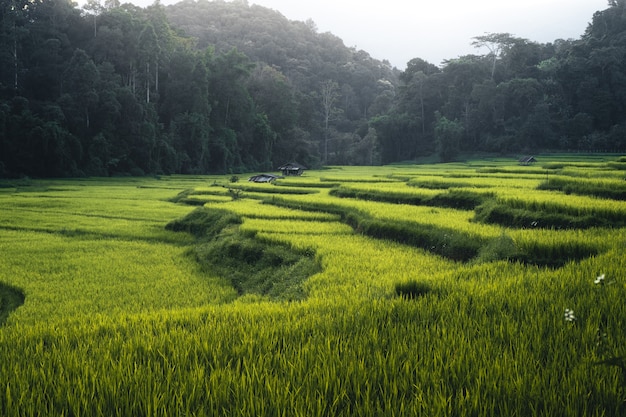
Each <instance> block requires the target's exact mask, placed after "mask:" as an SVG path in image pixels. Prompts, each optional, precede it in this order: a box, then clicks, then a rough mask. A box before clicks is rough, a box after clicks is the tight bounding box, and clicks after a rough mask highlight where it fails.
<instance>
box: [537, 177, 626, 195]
mask: <svg viewBox="0 0 626 417" xmlns="http://www.w3.org/2000/svg"><path fill="white" fill-rule="evenodd" d="M538 188H539V189H540V190H557V191H561V192H564V193H565V194H578V195H590V196H595V197H599V198H609V199H613V200H626V182H625V181H623V180H606V179H603V180H601V181H591V180H589V179H585V180H581V179H574V178H563V177H556V178H554V177H553V178H550V179H549V180H548V181H545V182H543V183H541V184H540V185H539V187H538Z"/></svg>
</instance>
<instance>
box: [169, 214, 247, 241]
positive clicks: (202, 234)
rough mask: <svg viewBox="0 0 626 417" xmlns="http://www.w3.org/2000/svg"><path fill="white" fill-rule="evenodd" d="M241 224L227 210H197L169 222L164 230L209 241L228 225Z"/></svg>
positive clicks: (239, 219) (239, 220)
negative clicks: (189, 234) (188, 234)
mask: <svg viewBox="0 0 626 417" xmlns="http://www.w3.org/2000/svg"><path fill="white" fill-rule="evenodd" d="M236 224H241V218H240V217H239V216H237V215H236V214H234V213H232V212H230V211H228V210H218V209H207V208H204V207H201V208H197V209H195V210H194V211H192V212H191V213H189V214H188V215H186V216H185V217H183V218H182V219H179V220H173V221H171V222H169V223H168V224H167V225H166V226H165V228H166V229H167V230H172V231H174V232H187V233H191V234H193V235H194V236H196V237H198V238H202V239H211V238H214V237H215V236H217V235H218V234H219V233H220V232H221V231H222V230H223V229H225V228H226V227H228V226H230V225H236Z"/></svg>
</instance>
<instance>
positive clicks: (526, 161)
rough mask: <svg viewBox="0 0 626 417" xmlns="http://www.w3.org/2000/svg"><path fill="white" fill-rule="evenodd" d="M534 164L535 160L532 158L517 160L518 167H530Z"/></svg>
mask: <svg viewBox="0 0 626 417" xmlns="http://www.w3.org/2000/svg"><path fill="white" fill-rule="evenodd" d="M535 162H537V160H536V159H535V157H534V156H525V157H523V158H520V159H519V164H520V165H525V166H527V165H532V164H534V163H535Z"/></svg>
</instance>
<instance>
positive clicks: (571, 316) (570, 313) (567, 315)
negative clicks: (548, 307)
mask: <svg viewBox="0 0 626 417" xmlns="http://www.w3.org/2000/svg"><path fill="white" fill-rule="evenodd" d="M565 321H576V317H575V316H574V310H571V309H569V308H566V309H565Z"/></svg>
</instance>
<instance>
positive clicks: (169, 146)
mask: <svg viewBox="0 0 626 417" xmlns="http://www.w3.org/2000/svg"><path fill="white" fill-rule="evenodd" d="M13 4H15V7H13V6H12V5H13ZM625 8H626V2H625V1H623V0H616V1H613V2H612V3H611V5H610V6H609V7H608V8H607V9H606V10H603V11H599V12H597V13H596V14H594V15H593V16H589V22H590V25H589V27H588V29H587V30H586V31H585V32H584V33H582V34H581V37H580V38H579V39H576V40H555V41H554V42H551V43H545V44H542V43H536V42H532V41H529V40H527V39H523V38H519V37H516V36H513V35H510V34H508V33H487V34H476V37H475V38H473V39H471V40H469V41H470V42H473V43H474V44H475V46H480V48H479V49H477V51H479V52H480V53H479V54H476V55H466V56H461V57H458V58H453V59H449V60H447V61H445V62H444V63H443V65H441V66H436V65H434V64H432V63H429V62H427V61H425V60H423V59H421V58H420V57H415V58H414V59H412V60H411V61H409V62H408V64H407V67H406V69H405V70H404V71H400V70H398V69H397V68H394V67H393V66H392V65H391V64H390V63H389V62H387V61H380V60H377V59H375V58H372V57H371V56H370V54H369V53H368V52H367V51H363V50H358V49H357V48H354V47H346V46H345V45H344V42H343V41H342V39H340V38H339V37H337V36H335V35H333V34H332V33H328V32H324V33H321V32H320V31H319V30H318V29H317V27H316V25H315V23H314V22H313V21H310V20H309V21H306V22H300V21H289V20H287V19H286V18H285V17H284V16H283V15H281V14H280V13H278V12H276V11H274V10H271V9H268V8H264V7H261V6H257V5H249V4H247V2H245V1H235V2H224V1H198V2H194V1H190V0H187V1H183V2H180V3H177V4H175V5H171V6H162V5H160V4H158V3H155V4H153V5H151V6H148V7H145V8H141V7H137V6H133V5H131V4H124V5H120V4H119V3H118V2H117V1H115V0H107V1H105V2H104V4H102V6H98V3H96V2H92V3H90V4H88V5H87V6H86V9H85V10H81V9H79V8H78V7H76V6H74V5H72V4H71V3H70V2H69V1H67V0H43V1H37V2H29V1H25V0H16V1H14V2H13V3H11V4H8V3H6V4H5V3H3V5H2V8H1V9H0V39H1V41H0V60H1V63H0V176H3V177H19V176H32V177H55V176H85V175H87V176H108V175H128V174H130V175H147V174H171V173H183V174H204V173H238V172H251V171H270V170H275V169H276V167H277V166H279V165H281V164H282V163H284V162H287V161H298V162H299V163H302V164H304V165H306V166H309V167H312V168H315V167H320V166H322V165H331V164H332V165H376V164H387V163H393V162H398V161H406V160H415V159H418V158H422V157H429V156H430V157H432V156H437V157H438V158H439V159H440V160H442V161H450V160H454V159H455V158H457V157H458V156H459V155H461V154H463V153H467V152H477V151H482V152H490V153H497V154H519V153H524V154H527V153H538V152H541V151H546V150H551V151H557V150H558V151H616V152H623V151H625V150H626V142H625V141H626V139H625V137H626V112H625V111H624V110H625V107H626V59H625V58H626V41H624V39H626V36H624V34H625V33H626V17H624V16H626V14H625V13H624V9H625Z"/></svg>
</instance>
